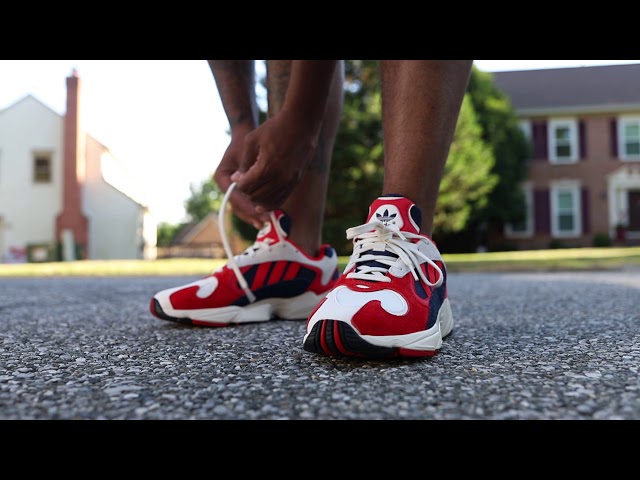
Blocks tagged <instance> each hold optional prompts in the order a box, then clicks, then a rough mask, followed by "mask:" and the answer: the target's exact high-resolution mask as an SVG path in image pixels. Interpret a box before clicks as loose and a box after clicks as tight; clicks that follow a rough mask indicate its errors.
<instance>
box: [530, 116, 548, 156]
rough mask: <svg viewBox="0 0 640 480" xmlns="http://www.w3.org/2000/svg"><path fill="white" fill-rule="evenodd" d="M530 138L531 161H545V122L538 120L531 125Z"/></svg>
mask: <svg viewBox="0 0 640 480" xmlns="http://www.w3.org/2000/svg"><path fill="white" fill-rule="evenodd" d="M531 136H532V139H533V159H534V160H546V159H547V156H548V155H547V122H546V121H544V120H539V121H537V122H533V123H532V124H531Z"/></svg>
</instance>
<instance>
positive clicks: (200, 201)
mask: <svg viewBox="0 0 640 480" xmlns="http://www.w3.org/2000/svg"><path fill="white" fill-rule="evenodd" d="M189 189H190V191H191V196H190V197H189V198H188V199H187V200H186V201H185V204H184V206H185V210H186V211H187V215H189V218H190V219H191V221H192V222H199V221H200V220H202V219H203V218H204V217H206V216H207V215H209V214H210V213H212V212H218V211H219V210H220V204H221V203H222V197H223V194H222V192H221V191H220V188H218V185H216V183H215V182H214V181H213V179H212V178H210V179H207V180H204V181H203V182H201V183H200V185H194V184H193V183H192V184H191V185H190V186H189Z"/></svg>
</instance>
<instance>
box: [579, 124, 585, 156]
mask: <svg viewBox="0 0 640 480" xmlns="http://www.w3.org/2000/svg"><path fill="white" fill-rule="evenodd" d="M578 148H579V149H580V150H579V152H578V153H579V158H580V160H584V159H585V158H586V157H587V128H586V125H585V123H584V120H580V121H579V122H578Z"/></svg>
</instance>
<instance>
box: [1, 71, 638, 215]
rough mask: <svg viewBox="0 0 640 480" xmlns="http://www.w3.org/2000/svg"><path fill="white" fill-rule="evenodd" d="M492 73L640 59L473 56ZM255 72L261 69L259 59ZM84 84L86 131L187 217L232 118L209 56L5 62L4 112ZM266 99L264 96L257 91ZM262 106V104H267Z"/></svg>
mask: <svg viewBox="0 0 640 480" xmlns="http://www.w3.org/2000/svg"><path fill="white" fill-rule="evenodd" d="M474 63H475V66H476V67H477V68H479V69H481V70H484V71H488V72H497V71H509V70H529V69H540V68H564V67H581V66H593V65H613V64H626V63H640V60H474ZM257 68H258V71H259V72H261V71H263V68H262V64H261V63H260V62H258V64H257ZM73 69H76V70H77V72H78V76H79V78H80V82H81V93H80V94H81V122H82V126H83V129H84V130H85V131H86V132H87V133H88V134H89V135H91V136H92V137H94V138H95V139H96V140H98V141H99V142H101V143H102V144H103V145H105V146H106V147H107V148H108V149H109V150H110V151H111V153H112V154H113V155H114V157H116V158H117V159H118V160H119V161H120V162H122V163H123V164H125V165H126V167H127V169H128V170H129V171H130V172H131V173H132V175H133V176H134V179H135V180H137V183H138V184H139V185H140V187H141V190H142V195H143V197H142V198H143V199H145V200H146V203H147V205H148V206H149V208H150V210H151V212H152V213H153V214H154V216H155V218H156V219H157V221H158V222H167V223H171V224H176V223H181V222H184V221H186V220H187V216H186V213H185V210H184V203H185V201H186V200H187V199H188V198H189V197H190V196H191V187H192V186H193V187H195V188H198V187H199V186H200V185H201V184H202V182H204V181H206V180H208V179H210V178H211V177H212V175H213V172H214V171H215V169H216V167H217V165H218V162H219V161H220V158H221V157H222V155H223V153H224V151H225V149H226V147H227V145H228V143H229V134H228V131H229V123H228V122H227V118H226V116H225V113H224V109H223V107H222V104H221V102H220V97H219V95H218V90H217V88H216V85H215V81H214V79H213V75H212V74H211V70H210V69H209V65H208V64H207V62H206V61H205V60H0V111H1V110H3V109H5V108H7V107H9V106H11V105H13V104H14V103H15V102H17V101H19V100H20V99H22V98H23V97H25V96H26V95H28V94H31V95H33V96H34V97H35V98H37V99H38V100H39V101H41V102H42V103H44V104H45V105H46V106H48V107H49V108H51V109H52V110H54V111H55V112H57V113H59V114H60V115H64V113H65V111H66V78H67V77H68V76H69V75H70V74H71V72H72V71H73ZM259 98H260V101H261V102H262V103H263V102H264V96H263V95H260V91H259ZM263 106H264V105H263Z"/></svg>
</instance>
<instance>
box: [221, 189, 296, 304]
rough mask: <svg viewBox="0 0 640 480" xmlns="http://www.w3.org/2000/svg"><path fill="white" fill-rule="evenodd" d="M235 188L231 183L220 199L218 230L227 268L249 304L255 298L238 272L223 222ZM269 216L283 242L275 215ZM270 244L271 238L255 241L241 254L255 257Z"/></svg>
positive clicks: (271, 213)
mask: <svg viewBox="0 0 640 480" xmlns="http://www.w3.org/2000/svg"><path fill="white" fill-rule="evenodd" d="M235 186H236V184H235V182H234V183H232V184H231V185H230V186H229V188H228V189H227V192H226V193H225V194H224V196H223V197H222V202H221V203H220V211H219V212H218V228H219V230H220V238H221V239H222V246H223V247H224V251H225V253H226V254H227V259H228V262H227V266H229V267H231V269H232V270H233V273H235V275H236V278H237V279H238V283H239V284H240V287H242V290H243V291H244V293H245V294H246V295H247V298H248V299H249V303H253V302H255V301H256V296H255V295H254V294H253V292H252V291H251V290H250V289H249V285H248V284H247V280H246V279H245V278H244V275H242V272H241V271H240V267H238V263H237V261H236V257H235V256H234V255H233V251H232V250H231V246H230V245H229V238H228V235H227V231H226V227H225V222H224V214H225V211H226V209H227V202H228V201H229V197H230V196H231V192H232V191H233V189H234V188H235ZM269 216H270V218H271V222H272V223H273V225H275V226H276V234H277V235H278V240H279V241H280V242H281V241H283V240H284V234H283V233H282V232H281V231H280V228H279V224H278V222H277V220H276V216H275V214H274V213H273V212H269ZM271 243H273V240H272V239H271V238H267V239H265V240H263V241H258V240H256V241H255V242H254V243H253V245H251V246H250V247H248V248H247V249H246V250H245V251H244V252H243V253H242V255H255V253H256V252H257V251H259V250H262V249H265V248H268V247H269V245H271Z"/></svg>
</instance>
